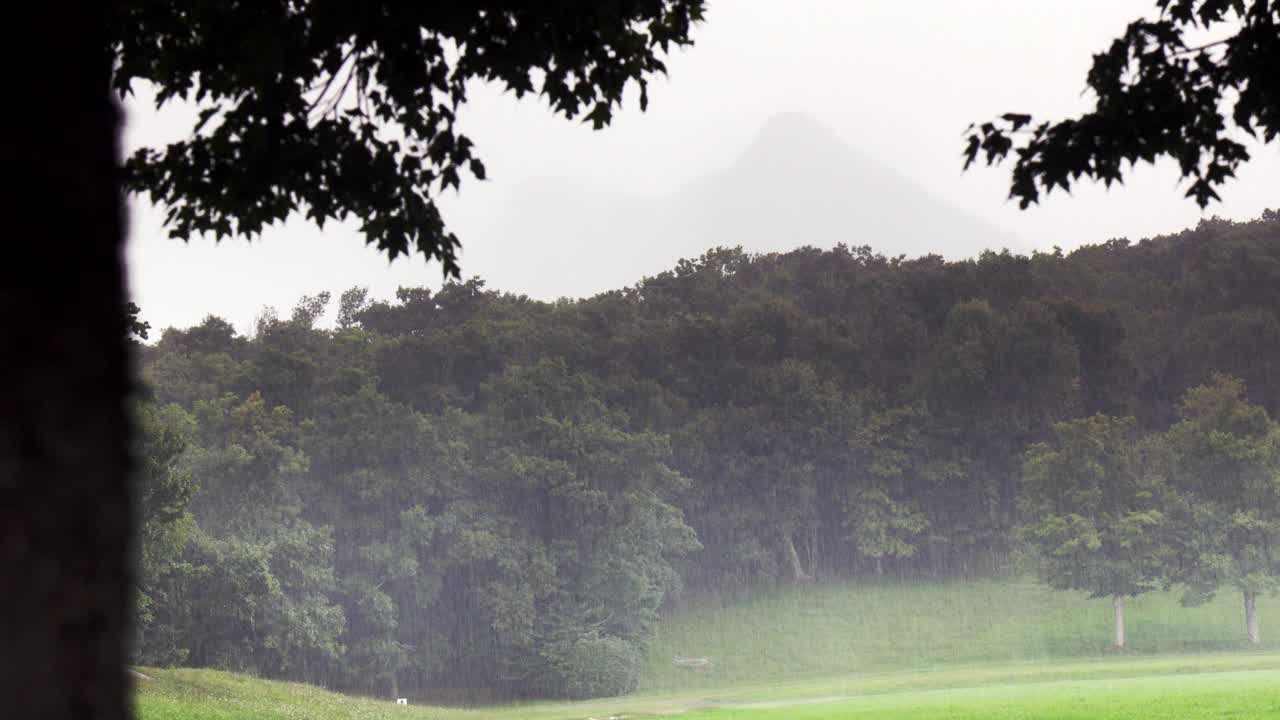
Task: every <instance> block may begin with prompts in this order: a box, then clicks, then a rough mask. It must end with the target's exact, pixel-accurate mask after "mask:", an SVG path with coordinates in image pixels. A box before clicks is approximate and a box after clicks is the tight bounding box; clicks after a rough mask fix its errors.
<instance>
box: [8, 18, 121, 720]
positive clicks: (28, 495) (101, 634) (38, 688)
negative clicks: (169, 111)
mask: <svg viewBox="0 0 1280 720" xmlns="http://www.w3.org/2000/svg"><path fill="white" fill-rule="evenodd" d="M15 13H16V14H17V15H18V16H19V17H18V19H17V20H16V21H15V25H14V27H21V28H24V33H23V34H26V35H30V36H32V37H33V38H34V37H38V38H39V40H38V42H39V43H40V44H41V45H40V49H39V53H38V55H39V57H40V58H41V65H40V71H39V72H27V71H24V72H18V73H14V75H13V78H12V81H13V83H14V86H13V87H11V88H10V90H11V91H12V92H14V93H17V95H16V96H15V97H21V98H23V100H22V102H23V107H22V109H21V111H15V112H11V113H9V117H10V122H12V123H13V131H12V132H13V133H14V134H13V135H12V136H11V137H12V138H13V139H14V140H15V141H14V142H11V143H10V147H9V154H10V158H11V159H16V161H17V162H16V164H15V165H14V166H13V167H15V168H16V170H15V172H16V173H17V175H16V177H20V178H21V181H20V182H18V183H15V184H14V185H13V186H11V188H12V189H11V190H10V192H11V193H14V195H15V196H14V197H12V198H11V201H12V202H13V203H14V204H13V205H12V207H15V208H19V211H18V212H13V213H10V218H9V222H10V223H11V225H10V226H9V232H10V233H11V235H10V242H8V243H6V246H5V257H4V261H3V262H0V347H3V348H4V351H3V353H0V376H3V377H4V378H5V382H6V390H5V398H4V401H3V402H0V585H2V586H3V590H2V591H0V703H2V705H0V708H2V709H0V715H3V716H4V717H12V718H102V719H104V720H123V719H124V718H125V717H126V700H125V698H126V694H125V687H126V685H125V675H124V666H123V662H124V647H123V641H122V639H123V638H124V636H125V635H124V631H125V628H126V627H127V622H128V620H127V618H128V611H129V602H128V601H129V588H130V587H131V584H132V583H131V578H130V576H131V570H130V563H129V562H128V545H129V537H130V534H129V533H130V524H131V517H130V505H129V493H128V484H127V474H128V467H127V451H126V448H128V447H129V444H128V435H127V429H126V420H125V399H126V392H127V389H128V373H127V368H126V353H125V334H126V324H125V312H124V309H125V301H124V284H123V282H122V279H123V276H122V271H121V260H120V248H121V244H122V241H123V236H124V233H123V223H122V219H123V213H122V206H121V202H120V194H119V182H118V179H117V177H116V175H117V163H118V161H117V156H116V152H115V147H116V146H115V135H116V127H117V122H118V117H119V113H118V111H117V109H116V107H115V105H114V103H113V102H112V99H111V96H110V93H109V92H108V88H107V82H108V80H109V77H110V75H109V70H110V65H109V64H108V63H107V62H106V60H107V58H106V55H105V54H104V53H103V52H102V48H103V47H104V41H105V37H104V36H103V32H102V30H103V28H104V19H105V18H104V17H103V15H104V14H103V13H101V12H95V11H94V7H93V6H92V4H90V3H84V4H79V3H72V4H71V5H69V6H68V5H62V4H57V3H27V4H23V5H21V6H20V7H19V9H17V10H16V11H15ZM40 139H43V140H44V142H39V141H38V140H40ZM17 238H21V241H18V240H17Z"/></svg>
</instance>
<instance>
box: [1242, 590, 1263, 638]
mask: <svg viewBox="0 0 1280 720" xmlns="http://www.w3.org/2000/svg"><path fill="white" fill-rule="evenodd" d="M1244 627H1245V631H1246V632H1248V633H1249V642H1251V643H1253V644H1254V645H1257V644H1259V643H1261V642H1262V633H1261V632H1260V631H1259V630H1258V593H1256V592H1247V593H1245V594H1244Z"/></svg>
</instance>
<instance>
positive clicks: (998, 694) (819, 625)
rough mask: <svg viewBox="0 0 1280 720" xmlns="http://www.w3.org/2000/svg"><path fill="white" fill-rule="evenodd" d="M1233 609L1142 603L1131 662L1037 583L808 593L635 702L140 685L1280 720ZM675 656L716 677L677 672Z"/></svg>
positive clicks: (1078, 609) (672, 707) (209, 679)
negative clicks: (705, 662)
mask: <svg viewBox="0 0 1280 720" xmlns="http://www.w3.org/2000/svg"><path fill="white" fill-rule="evenodd" d="M1238 605H1239V603H1238V601H1237V598H1235V597H1234V596H1233V595H1232V594H1229V593H1228V594H1223V595H1221V596H1220V597H1218V598H1217V599H1215V600H1214V601H1213V602H1212V603H1210V604H1208V605H1205V606H1202V607H1197V608H1184V607H1181V606H1180V605H1179V603H1178V601H1177V597H1176V595H1173V594H1169V593H1154V594H1151V595H1148V596H1145V597H1142V598H1138V599H1136V600H1133V601H1131V603H1130V608H1129V613H1128V625H1129V633H1130V642H1131V647H1130V649H1129V650H1128V651H1126V652H1123V653H1117V652H1115V651H1113V650H1111V649H1110V648H1108V646H1107V643H1108V641H1109V638H1110V632H1109V631H1110V626H1109V623H1110V619H1111V616H1110V605H1109V603H1107V602H1106V601H1103V600H1089V599H1087V598H1086V597H1084V596H1083V595H1080V594H1078V593H1061V592H1055V591H1051V590H1048V589H1047V588H1044V587H1043V586H1040V585H1037V584H1034V583H1023V582H1008V581H971V582H951V583H942V584H939V583H883V584H874V585H868V584H865V583H842V584H830V585H810V586H803V587H794V588H784V589H780V590H778V591H774V592H769V593H761V594H758V595H757V596H755V597H754V598H751V599H747V600H742V601H737V602H731V601H725V602H708V601H703V602H701V603H699V604H698V605H696V606H694V607H690V608H685V609H683V610H681V611H680V612H678V613H673V614H672V615H671V616H670V617H667V618H666V619H665V620H664V621H663V622H662V623H661V624H660V629H659V635H658V637H657V638H656V639H655V642H654V645H653V650H652V653H651V657H650V661H649V665H648V667H647V669H646V672H645V674H644V677H643V678H642V681H641V688H640V690H639V691H638V692H637V693H636V694H634V695H631V696H627V697H622V698H607V699H602V700H595V701H588V702H582V703H567V702H554V701H550V702H543V701H540V702H526V703H515V704H509V705H502V706H490V707H482V708H442V707H432V706H428V705H423V704H418V703H414V704H411V705H410V706H409V707H408V708H405V707H399V706H396V705H393V704H391V703H390V702H388V701H387V700H385V699H377V700H375V699H369V698H358V697H349V696H343V695H339V694H336V693H330V692H327V691H324V690H321V689H319V688H313V687H308V686H305V685H300V684H296V683H280V682H270V681H265V680H259V679H254V678H250V677H247V676H244V675H236V674H232V673H222V672H216V671H209V670H188V669H174V670H165V669H147V670H146V672H147V673H148V674H150V675H151V676H152V677H153V679H152V680H150V681H142V682H141V683H140V688H139V692H138V696H137V699H138V717H139V718H140V720H249V719H250V718H254V719H255V720H256V719H259V718H262V719H265V720H286V719H293V718H308V719H314V720H364V719H366V718H367V719H370V720H372V719H373V718H383V717H392V718H405V719H406V720H425V719H427V718H432V719H438V720H455V719H456V720H464V719H471V718H477V719H479V718H494V719H495V720H505V719H507V718H527V719H528V720H561V719H563V720H569V719H570V718H591V717H595V718H603V717H609V716H648V717H669V716H672V715H677V714H678V715H681V716H682V717H683V718H686V719H687V720H700V719H703V718H705V719H706V720H720V719H721V718H739V719H741V720H757V719H759V720H773V719H774V718H781V717H788V718H790V717H798V718H815V719H816V718H872V717H875V718H902V719H903V720H906V719H908V718H909V719H911V720H918V719H925V718H953V719H955V720H962V719H967V718H975V719H976V718H980V717H982V718H987V717H990V718H996V719H997V720H998V719H999V718H1013V717H1017V718H1073V717H1079V718H1085V717H1088V718H1100V719H1103V720H1111V719H1114V720H1122V719H1123V720H1134V719H1137V718H1146V717H1184V718H1202V717H1203V718H1208V717H1232V718H1240V719H1243V720H1252V719H1254V718H1265V717H1280V642H1278V641H1276V640H1275V639H1270V640H1267V642H1265V643H1264V646H1263V647H1261V648H1254V647H1248V646H1247V643H1245V642H1244V641H1243V627H1242V621H1241V610H1240V609H1239V608H1238V607H1237V606H1238ZM1259 609H1260V612H1261V613H1262V617H1263V620H1264V623H1265V622H1266V620H1267V619H1268V618H1271V617H1280V601H1277V599H1276V598H1267V599H1266V601H1265V603H1260V608H1259ZM1266 627H1267V625H1266V624H1264V628H1266ZM888 629H893V630H894V632H892V633H890V632H888V631H887V630H888ZM1265 637H1266V636H1265V635H1264V638H1265ZM675 655H689V656H700V657H707V658H709V659H710V660H711V662H712V665H711V667H710V668H709V669H705V670H689V669H685V668H677V667H675V666H674V665H673V664H672V662H671V660H672V657H673V656H675Z"/></svg>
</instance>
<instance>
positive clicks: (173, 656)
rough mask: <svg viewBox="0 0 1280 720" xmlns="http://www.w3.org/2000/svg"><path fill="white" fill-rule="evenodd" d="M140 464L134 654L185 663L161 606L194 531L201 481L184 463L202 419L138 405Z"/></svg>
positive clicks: (136, 483)
mask: <svg viewBox="0 0 1280 720" xmlns="http://www.w3.org/2000/svg"><path fill="white" fill-rule="evenodd" d="M133 417H134V422H135V423H136V428H137V435H136V438H137V442H138V449H137V450H136V451H135V456H136V458H137V466H136V470H135V475H134V493H135V497H136V498H137V504H138V507H137V512H138V523H139V531H138V541H137V556H138V560H137V562H138V576H137V579H138V590H137V593H136V595H135V599H134V603H135V610H134V648H133V650H134V653H135V656H137V657H144V658H147V659H149V660H152V661H154V662H159V663H162V664H167V663H175V662H181V661H182V660H184V659H185V657H186V655H185V653H184V652H183V650H182V648H180V647H177V646H175V645H174V644H173V643H172V642H171V641H169V640H167V639H166V638H168V637H170V636H171V632H170V627H166V626H164V624H163V623H157V622H156V619H157V618H156V613H157V608H158V607H163V606H165V605H166V604H167V603H168V602H169V600H170V598H167V597H165V593H166V590H167V589H169V588H168V587H166V585H165V584H164V583H163V581H162V578H164V577H166V576H168V575H171V574H173V573H176V572H180V571H181V568H180V567H179V565H180V564H181V562H182V555H183V551H184V550H185V549H186V546H187V541H188V539H189V538H190V535H191V532H192V530H193V527H194V524H193V518H192V516H191V512H190V504H191V496H192V495H193V494H194V492H195V483H194V482H193V481H192V478H191V471H190V470H189V469H188V468H187V467H185V466H184V465H183V463H182V455H183V453H184V452H185V451H186V450H187V447H188V445H189V444H190V442H191V438H192V436H193V435H194V434H195V427H196V420H195V418H193V417H192V416H191V415H190V414H188V413H187V412H185V411H184V410H183V409H182V408H180V407H178V406H176V405H166V406H163V407H159V406H156V405H154V404H153V403H150V402H137V403H135V404H134V413H133Z"/></svg>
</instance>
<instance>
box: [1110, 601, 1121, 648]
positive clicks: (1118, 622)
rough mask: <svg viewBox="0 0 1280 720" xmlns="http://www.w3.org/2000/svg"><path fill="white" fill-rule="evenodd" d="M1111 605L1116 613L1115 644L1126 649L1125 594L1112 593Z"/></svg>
mask: <svg viewBox="0 0 1280 720" xmlns="http://www.w3.org/2000/svg"><path fill="white" fill-rule="evenodd" d="M1111 607H1112V609H1113V610H1115V614H1116V638H1115V646H1116V648H1117V649H1119V650H1123V649H1124V596H1123V595H1112V596H1111Z"/></svg>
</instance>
